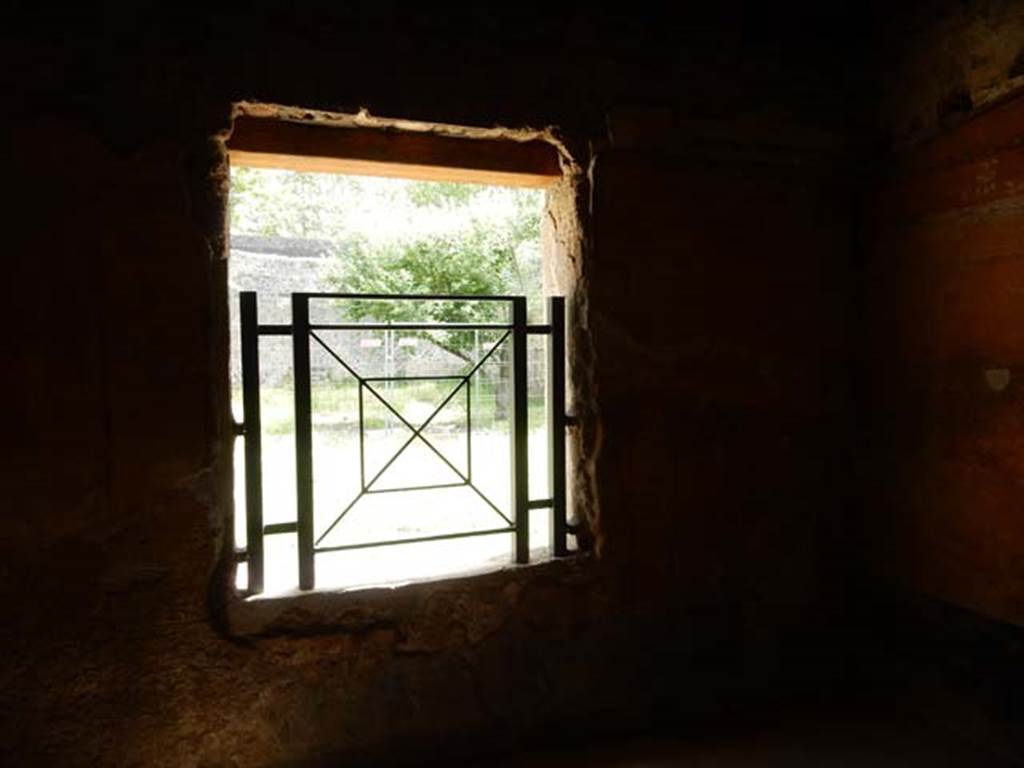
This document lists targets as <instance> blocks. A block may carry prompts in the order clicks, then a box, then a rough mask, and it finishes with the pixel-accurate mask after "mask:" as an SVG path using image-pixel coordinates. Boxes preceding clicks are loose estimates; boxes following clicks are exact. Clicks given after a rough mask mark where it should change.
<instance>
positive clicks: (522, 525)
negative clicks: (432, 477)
mask: <svg viewBox="0 0 1024 768" xmlns="http://www.w3.org/2000/svg"><path fill="white" fill-rule="evenodd" d="M315 299H329V300H373V301H385V302H390V301H395V302H405V301H428V300H429V301H445V302H458V301H465V302H502V303H506V304H507V305H508V307H509V309H510V313H509V314H510V321H509V322H507V323H436V322H434V323H406V322H401V323H333V324H325V323H313V322H311V321H310V312H309V308H310V301H311V300H315ZM239 303H240V319H241V358H242V398H243V419H244V421H243V423H242V424H241V425H239V430H238V431H239V433H240V434H244V436H245V508H246V547H245V548H244V549H237V550H236V557H237V559H238V560H239V561H240V562H246V563H247V564H248V579H249V584H248V590H247V591H248V592H249V593H250V594H257V593H259V592H262V591H263V582H264V578H263V577H264V548H263V537H264V536H266V535H270V534H278V533H297V534H298V558H299V587H300V589H304V590H309V589H314V588H315V587H316V555H317V554H320V553H325V552H338V551H344V550H355V549H365V548H368V547H384V546H391V545H398V544H412V543H419V542H427V541H441V540H446V539H456V538H464V537H470V536H489V535H493V534H499V533H511V534H514V538H513V541H514V546H513V554H512V557H513V559H514V561H515V562H516V563H527V562H529V559H530V538H529V536H530V510H532V509H544V508H550V509H551V521H552V522H551V542H552V545H551V546H552V553H553V554H554V555H555V556H564V555H566V554H568V551H569V550H568V538H567V537H568V534H569V526H568V525H567V522H566V498H565V497H566V492H565V488H566V486H565V429H566V416H565V300H564V299H563V298H562V297H551V298H549V299H548V302H547V315H548V316H547V322H546V323H545V324H543V325H530V324H528V323H527V319H526V298H525V297H522V296H447V295H406V294H403V295H387V294H346V293H293V294H292V295H291V312H292V322H291V324H290V325H280V324H276V325H271V324H260V323H259V319H258V306H257V296H256V293H255V292H252V291H243V292H241V293H240V296H239ZM381 329H386V330H403V331H421V332H429V331H452V330H459V331H469V330H473V331H479V330H486V331H493V332H497V333H499V334H500V336H499V338H498V340H497V342H495V343H494V344H492V345H490V348H489V349H488V351H487V352H486V353H485V354H484V355H482V356H480V357H479V358H478V359H477V360H476V361H475V362H474V363H473V365H472V366H471V368H470V370H469V371H468V372H466V373H464V374H458V375H433V376H363V375H361V374H359V373H358V372H357V371H356V369H355V368H354V367H353V366H352V365H351V364H350V363H349V362H347V361H346V360H345V359H343V357H342V356H341V355H339V354H338V353H337V352H336V351H335V350H334V349H332V348H331V347H330V346H329V345H328V344H327V343H326V342H325V340H324V339H323V338H322V336H321V335H320V334H318V332H323V331H362V330H381ZM529 335H542V336H547V337H548V344H547V348H548V354H547V382H548V389H547V393H546V396H547V399H548V407H547V412H548V441H549V446H548V457H549V466H548V477H549V486H550V492H551V496H550V497H548V498H542V499H530V498H529V462H528V455H527V452H528V445H527V438H528V424H527V337H528V336H529ZM261 336H289V337H291V340H292V373H293V380H294V399H295V459H296V519H295V521H294V522H288V523H275V524H270V525H264V522H263V467H262V444H261V431H262V427H261V418H260V383H259V381H260V360H259V340H260V337H261ZM506 343H508V344H509V345H510V347H511V354H510V355H509V356H508V365H509V367H510V373H511V380H512V387H511V389H510V393H509V396H510V403H509V405H510V408H509V413H510V415H511V430H510V433H511V441H512V445H511V452H510V456H511V467H510V470H511V505H510V506H511V509H510V510H508V513H506V512H505V511H503V510H502V509H500V507H499V506H498V505H497V504H495V503H494V502H493V501H492V500H491V499H490V498H488V496H487V495H486V494H485V493H484V492H483V491H482V490H481V489H480V488H478V487H477V486H476V485H475V484H474V483H473V467H472V435H473V422H472V407H471V401H472V396H471V393H472V386H473V377H474V375H476V374H477V373H478V372H479V371H480V370H481V369H482V367H483V366H484V364H485V363H487V362H488V361H489V360H491V359H492V356H494V355H495V353H496V352H497V351H498V349H499V348H500V347H501V346H502V345H503V344H506ZM313 345H316V346H318V347H320V348H322V349H323V350H324V351H325V352H326V353H327V354H328V356H329V357H330V358H331V359H332V360H334V361H335V362H336V363H338V365H340V366H341V367H342V368H343V369H344V370H345V371H346V372H347V373H348V374H350V375H351V376H352V377H353V378H354V379H355V380H356V382H357V384H358V425H359V467H358V468H353V472H358V475H359V487H358V491H357V493H356V495H355V497H354V498H353V499H352V500H351V501H350V502H349V503H348V504H347V505H346V506H344V507H342V508H341V511H340V512H339V513H338V514H337V515H336V516H335V518H334V519H333V521H332V522H331V523H330V525H328V526H327V527H326V528H325V529H324V530H323V532H322V533H320V534H319V535H316V534H315V530H314V496H313V462H314V458H315V457H314V454H313V424H312V408H311V376H310V349H311V348H312V347H313ZM394 381H449V382H452V383H453V385H454V386H453V388H452V390H451V391H450V392H449V394H448V395H447V397H446V398H445V399H444V400H443V401H442V402H441V404H440V405H438V406H437V407H436V408H434V410H433V412H432V413H431V414H430V416H429V417H428V418H427V419H426V420H425V421H424V422H423V423H422V424H420V425H419V426H418V427H417V426H415V425H414V424H412V423H411V422H410V421H409V420H407V419H406V418H405V417H404V416H403V415H402V414H401V413H400V412H399V410H398V409H397V408H395V407H394V406H393V405H392V404H391V403H390V402H389V401H388V399H387V397H385V396H384V395H382V394H381V392H380V391H379V389H378V385H380V384H385V383H388V382H394ZM460 393H464V394H465V397H466V452H467V462H466V471H465V472H462V471H461V470H460V469H459V468H458V467H456V466H455V465H454V464H453V463H452V462H451V461H449V459H448V458H447V457H446V456H445V455H444V454H443V453H442V452H441V451H440V450H438V449H437V447H436V446H434V445H433V444H432V443H431V442H430V440H428V439H427V437H426V436H425V435H424V430H426V428H427V427H428V426H429V425H430V424H431V422H432V421H433V420H434V419H435V418H436V417H437V415H438V414H439V413H440V412H441V411H442V410H443V409H444V408H445V406H446V405H448V403H450V402H451V401H452V400H453V399H454V398H456V397H457V396H459V394H460ZM367 398H372V399H373V400H374V401H376V402H378V403H380V404H381V405H383V406H384V408H386V409H387V410H388V411H389V412H390V414H391V415H392V416H393V417H395V418H396V419H397V420H398V421H399V422H401V423H402V424H403V425H404V426H405V427H406V428H407V429H408V430H409V431H410V433H411V434H410V436H409V437H408V438H407V439H406V441H405V442H404V443H403V444H402V446H401V447H400V448H399V449H398V450H397V451H396V452H394V454H393V455H392V456H391V458H390V459H389V460H388V461H387V462H386V463H385V464H384V466H383V467H382V468H381V469H379V470H378V471H377V472H376V473H375V474H374V475H373V476H372V477H371V478H370V479H369V480H367V472H366V457H365V444H364V442H365V433H366V420H365V407H364V402H365V400H366V399H367ZM417 441H419V442H421V443H422V444H423V445H425V446H426V447H427V448H428V449H429V450H431V451H432V452H433V453H434V454H435V455H436V456H437V457H439V458H440V459H441V460H442V461H443V462H444V463H445V464H446V465H447V466H448V467H449V468H450V469H451V470H453V471H454V472H455V473H456V476H457V477H458V478H459V480H458V482H453V483H444V484H435V485H430V484H428V485H418V486H407V487H399V488H391V487H389V488H374V487H373V486H374V484H375V482H376V481H377V480H378V479H379V478H380V477H381V476H382V475H383V474H384V473H385V472H386V471H387V469H388V468H389V467H390V466H392V464H393V463H394V462H395V461H396V460H397V459H398V458H399V457H400V456H401V455H402V454H403V452H404V451H405V450H406V449H407V448H408V447H409V446H410V445H412V444H414V443H416V442H417ZM452 487H467V488H469V489H471V490H472V491H474V492H475V493H476V494H477V496H479V497H480V498H481V499H482V500H483V501H484V502H486V505H487V506H488V507H489V508H490V509H491V510H492V511H493V512H494V513H496V515H497V516H499V517H500V518H501V520H502V525H501V526H500V527H495V528H488V529H486V530H472V531H450V532H444V533H437V534H434V535H429V536H418V537H413V538H398V539H385V540H379V541H371V542H358V543H349V544H340V545H329V546H328V545H325V544H324V540H325V539H326V538H327V536H328V535H329V534H330V533H331V532H332V531H334V530H335V528H336V526H337V525H338V523H340V522H341V520H342V519H343V518H344V517H345V516H346V515H347V514H348V513H349V511H350V510H352V508H353V507H355V505H356V504H357V502H358V501H359V500H360V499H362V498H364V497H365V496H367V495H368V494H375V493H392V492H399V491H429V490H435V489H438V488H452Z"/></svg>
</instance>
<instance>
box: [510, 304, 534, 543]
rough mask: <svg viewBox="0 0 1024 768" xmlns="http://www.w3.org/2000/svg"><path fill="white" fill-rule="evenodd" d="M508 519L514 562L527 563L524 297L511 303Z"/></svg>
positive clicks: (527, 435) (528, 525)
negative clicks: (512, 528) (510, 514)
mask: <svg viewBox="0 0 1024 768" xmlns="http://www.w3.org/2000/svg"><path fill="white" fill-rule="evenodd" d="M511 362H512V403H511V408H510V409H509V412H510V413H511V414H512V429H511V432H512V511H513V514H514V517H513V518H512V519H513V521H514V522H515V525H516V538H515V561H516V562H517V563H528V562H530V507H529V501H530V482H529V474H528V472H529V456H528V445H527V440H528V437H529V431H528V429H529V426H528V424H527V423H526V420H527V407H526V406H527V399H526V398H527V393H526V297H525V296H516V297H515V298H513V299H512V360H511Z"/></svg>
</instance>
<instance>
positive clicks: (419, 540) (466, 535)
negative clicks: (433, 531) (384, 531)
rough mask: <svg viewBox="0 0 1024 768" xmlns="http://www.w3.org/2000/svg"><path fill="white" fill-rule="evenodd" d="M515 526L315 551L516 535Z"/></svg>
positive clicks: (372, 542) (340, 550) (318, 548)
mask: <svg viewBox="0 0 1024 768" xmlns="http://www.w3.org/2000/svg"><path fill="white" fill-rule="evenodd" d="M515 532H516V528H515V526H511V527H509V528H492V529H490V530H486V531H460V532H458V533H439V534H437V535H435V536H417V537H416V538H413V539H390V540H387V541H365V542H361V543H359V544H339V545H338V546H334V547H317V548H316V549H315V550H314V551H315V552H316V553H317V554H318V555H319V554H323V553H324V552H342V551H344V550H347V549H369V548H370V547H388V546H391V545H394V544H421V543H423V542H425V541H445V540H447V539H466V538H469V537H470V536H494V535H496V534H499V533H515Z"/></svg>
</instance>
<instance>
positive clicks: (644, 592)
mask: <svg viewBox="0 0 1024 768" xmlns="http://www.w3.org/2000/svg"><path fill="white" fill-rule="evenodd" d="M330 8H331V9H328V7H326V6H320V7H315V8H313V9H310V10H303V11H299V12H297V13H293V12H290V11H289V12H280V13H274V12H263V11H259V10H248V11H247V12H246V14H245V15H244V16H232V15H227V14H218V13H210V14H206V15H199V14H196V15H188V14H185V13H184V12H181V13H178V14H177V15H175V14H173V13H168V12H164V11H156V10H153V9H146V8H145V7H141V8H140V7H134V8H133V10H127V11H124V12H118V13H116V14H115V13H113V12H111V13H108V14H106V15H104V14H99V15H95V16H89V17H85V18H81V19H75V18H72V17H65V18H62V19H61V20H60V22H61V23H60V24H54V23H53V19H46V18H32V16H31V14H30V13H29V12H28V11H27V10H25V9H24V8H23V9H22V13H21V15H20V16H19V17H18V18H12V19H10V22H11V23H9V24H7V25H6V33H5V34H6V35H8V37H9V38H10V39H9V40H8V41H7V43H8V44H5V46H4V53H3V57H4V62H5V66H3V67H0V72H2V75H0V77H2V78H3V82H4V85H5V93H6V96H5V101H4V108H5V111H6V112H7V114H6V117H5V130H6V131H7V136H8V137H9V140H8V141H7V142H5V144H6V149H7V154H8V157H7V162H6V163H5V167H6V168H7V169H8V170H9V171H13V175H12V176H11V177H10V180H9V184H10V188H11V189H16V190H17V195H16V197H15V200H14V213H13V215H12V217H11V220H12V221H14V222H17V226H16V227H13V228H12V238H13V240H12V242H11V243H10V244H9V247H8V249H7V258H8V260H9V263H10V264H12V265H13V275H14V279H13V280H12V281H11V283H10V285H11V286H12V287H13V290H8V291H7V293H6V302H5V304H6V309H7V310H8V313H9V318H10V319H9V323H8V333H6V334H5V336H4V342H3V344H4V352H5V355H6V359H7V360H8V361H9V367H8V370H9V377H8V386H12V385H13V386H12V393H11V395H10V401H11V402H12V403H16V404H17V408H15V409H14V413H13V415H12V417H11V420H10V421H9V427H8V437H9V441H10V444H11V446H17V448H16V449H14V448H13V447H12V448H9V460H8V461H7V462H6V465H5V474H6V478H7V479H6V482H5V487H6V488H7V489H8V491H7V499H6V502H5V503H6V505H7V509H9V510H11V513H10V514H8V515H7V516H5V519H6V521H7V525H6V526H5V528H4V531H3V534H2V536H0V562H2V563H3V579H2V580H0V585H2V589H3V596H4V598H5V600H6V605H7V617H6V619H5V621H4V622H3V623H2V629H0V657H2V658H3V662H2V664H0V675H2V677H0V682H2V686H0V691H2V693H0V712H2V714H3V717H2V718H0V722H2V726H0V733H2V740H0V743H2V745H3V746H2V747H0V749H3V750H4V751H5V752H6V753H7V754H5V755H4V759H5V761H7V762H10V763H12V764H33V763H35V764H40V763H42V764H62V765H71V764H101V763H111V764H136V763H137V764H174V765H181V764H206V765H223V764H232V763H236V762H237V763H239V764H243V763H244V764H251V765H275V764H289V763H297V762H307V763H308V762H317V761H321V760H328V759H331V758H339V757H345V758H349V759H353V760H354V759H358V758H366V759H374V760H381V759H384V758H393V757H398V756H403V755H404V756H407V757H408V756H410V755H411V756H412V757H413V758H414V759H420V760H422V759H423V756H424V755H430V756H436V755H441V754H445V753H451V752H454V751H457V750H459V749H460V748H469V747H474V748H483V747H486V748H489V749H504V748H510V747H513V746H514V745H515V744H517V743H520V742H521V740H522V739H524V738H526V737H527V736H528V735H536V734H537V733H538V732H539V731H542V730H543V729H544V727H545V726H548V725H551V724H554V723H563V724H564V723H566V722H572V723H578V724H579V726H578V727H579V728H585V727H586V725H585V724H586V723H588V722H590V723H592V724H593V727H595V728H604V727H608V726H609V724H612V723H614V724H617V726H619V727H622V726H623V725H635V726H640V725H642V724H643V723H645V722H648V721H649V720H650V719H652V718H656V717H658V716H667V715H668V714H672V713H679V712H694V711H710V710H713V709H715V708H716V707H720V706H723V705H726V704H729V705H735V704H736V702H737V701H739V700H740V699H742V698H743V697H749V696H750V695H753V694H756V695H759V696H762V697H781V696H786V695H788V694H790V693H792V692H794V691H796V690H797V689H800V688H801V687H802V686H804V685H805V684H813V683H814V682H815V681H818V680H820V679H823V678H822V677H821V676H822V675H823V674H824V672H823V669H824V668H826V667H828V666H829V665H830V664H831V661H829V660H828V659H826V658H824V657H825V656H826V655H827V654H825V653H824V651H821V650H820V649H821V648H822V646H821V645H820V644H812V643H811V642H810V641H811V639H812V638H815V637H817V635H819V634H820V632H819V629H820V628H821V627H822V626H823V622H824V621H827V619H828V618H829V616H830V615H831V610H832V606H833V605H834V604H833V603H832V598H833V597H834V594H835V590H834V587H835V584H836V581H835V579H834V573H833V570H832V564H833V563H835V562H836V557H835V556H834V555H835V553H836V551H837V550H838V549H839V548H840V545H841V544H842V542H841V541H839V540H838V539H837V537H838V534H837V531H838V530H840V519H839V518H840V513H841V510H842V508H843V504H844V501H843V498H844V496H845V494H846V490H845V487H844V484H845V483H846V482H847V477H846V475H845V473H844V472H843V471H842V466H843V464H844V446H846V445H847V444H848V443H849V441H848V439H847V438H848V431H849V427H850V423H849V408H848V406H849V402H848V400H849V398H848V392H847V384H846V382H847V381H848V379H849V376H848V373H849V371H848V368H849V364H850V362H849V344H848V341H847V340H848V337H849V335H850V333H851V328H850V322H851V321H850V318H851V315H850V296H849V285H850V283H849V281H848V280H847V270H848V269H849V255H850V251H849V248H850V231H851V226H850V214H849V201H850V197H851V195H850V190H849V188H848V182H847V179H848V171H849V160H848V157H847V154H846V146H847V140H846V133H845V132H846V130H847V129H848V127H849V124H850V121H851V118H850V115H849V109H850V103H851V102H855V101H856V99H857V98H859V94H855V93H853V92H850V91H848V90H846V88H847V86H848V85H849V83H844V82H843V76H842V75H841V74H837V73H843V72H846V71H847V70H845V69H844V68H843V66H842V65H843V63H844V62H846V63H848V62H849V60H850V59H849V57H850V56H852V55H853V54H852V53H851V46H854V45H855V44H856V42H857V40H858V39H859V38H858V31H859V30H858V28H857V27H855V26H851V24H852V17H850V16H849V15H847V16H845V17H841V18H838V19H836V18H832V16H831V13H832V12H831V11H830V12H828V13H825V12H820V13H819V15H814V14H813V13H811V14H808V12H807V11H806V9H796V8H794V9H793V10H792V11H791V12H790V11H786V10H778V9H777V10H776V12H774V13H772V14H768V13H766V12H764V11H758V10H752V9H751V8H748V7H746V6H744V5H743V4H735V5H733V6H727V7H725V9H724V10H718V9H716V10H714V11H703V12H698V13H696V14H694V15H690V16H688V17H683V18H682V20H677V21H673V20H672V19H675V18H676V17H674V16H673V17H669V16H667V15H666V16H664V17H644V16H643V15H641V14H611V13H599V12H594V11H592V10H591V9H589V8H588V9H586V10H580V11H566V12H554V11H551V10H550V9H547V10H546V11H545V12H543V13H534V12H533V11H532V10H530V9H527V8H523V7H518V6H517V7H516V9H503V10H501V11H491V10H487V11H483V10H477V11H471V12H468V15H464V16H459V17H457V18H453V17H441V16H439V15H437V14H430V15H420V14H416V15H409V14H406V13H403V12H401V11H399V10H398V9H396V8H391V7H389V6H378V5H374V6H372V7H371V6H367V7H362V6H359V5H355V6H350V7H347V8H349V9H346V10H336V9H334V8H333V6H331V7H330ZM382 8H383V10H381V9H382ZM812 32H813V33H812ZM809 62H814V63H815V66H809ZM241 99H249V100H255V101H265V102H269V103H280V104H287V105H297V106H303V107H309V108H323V109H335V110H341V111H345V110H350V111H351V110H354V109H356V108H358V107H364V106H365V107H367V108H369V109H370V110H371V112H372V113H374V114H379V115H382V116H387V117H396V118H410V119H419V120H435V121H443V122H447V123H464V124H473V125H489V124H492V123H495V122H502V123H505V124H508V125H512V126H524V125H549V124H550V125H555V126H557V127H558V129H559V130H560V131H561V133H562V134H563V135H564V137H565V138H566V141H567V143H568V145H569V146H570V147H572V148H573V149H574V151H575V152H576V153H577V158H576V159H577V161H578V162H579V163H580V164H581V166H582V167H583V168H584V169H586V176H587V180H586V184H585V186H584V188H583V189H584V193H585V194H583V195H582V196H581V217H582V220H583V222H584V224H585V226H586V242H585V248H584V253H583V266H582V275H583V279H582V282H581V284H580V286H581V290H582V291H584V294H583V295H584V297H585V299H586V304H585V310H586V311H585V312H583V313H582V314H581V316H580V319H581V321H582V322H584V323H586V324H587V328H588V329H589V332H590V339H591V343H592V345H593V358H592V359H593V371H592V372H593V384H594V390H593V391H594V393H595V396H596V403H597V408H598V413H597V414H596V417H595V420H594V422H593V423H592V424H590V425H589V426H590V427H591V428H592V429H593V430H595V433H596V434H598V435H599V436H600V440H599V441H598V444H597V446H598V447H599V449H600V452H599V453H596V454H595V461H596V476H595V479H596V488H597V492H598V498H599V502H600V519H599V521H598V524H599V526H600V532H601V535H602V537H603V544H604V546H603V547H602V553H601V557H599V558H598V557H595V556H584V557H581V558H580V559H579V560H578V561H577V562H575V563H572V564H570V565H569V566H567V567H565V568H562V569H549V570H545V568H544V567H543V566H541V567H540V568H538V569H533V570H531V571H529V573H528V574H526V575H524V574H523V573H520V574H518V575H511V576H510V575H508V574H498V575H496V576H491V577H486V578H482V579H479V580H473V581H462V582H452V583H442V584H437V585H428V586H425V587H420V588H413V589H410V590H405V591H403V592H402V594H400V595H396V596H395V598H394V600H382V599H381V598H380V596H379V595H378V596H376V597H375V598H373V599H367V600H363V599H362V598H340V599H341V600H342V601H343V602H342V603H341V605H342V609H341V610H340V611H336V612H335V613H334V614H333V615H334V616H335V617H336V618H335V619H332V620H331V621H329V622H327V623H326V624H325V623H324V622H323V621H322V620H319V621H318V619H317V615H316V611H312V612H311V613H310V614H309V615H308V616H305V617H304V618H305V619H307V620H308V622H309V623H308V631H305V632H295V631H293V632H286V633H278V634H276V635H274V636H271V637H251V636H246V637H238V636H232V635H231V634H230V632H228V631H227V629H226V627H225V626H224V625H223V624H222V619H223V613H222V611H221V610H220V605H221V604H222V602H223V601H224V599H225V595H224V593H223V590H222V587H223V581H224V579H223V575H224V574H223V573H222V572H219V571H218V570H217V569H218V562H219V561H218V557H219V556H220V555H221V550H220V548H219V547H218V537H220V536H222V535H223V530H224V528H223V526H224V522H225V520H226V510H225V505H226V504H227V503H228V501H227V500H228V498H229V496H228V493H227V490H228V489H229V487H230V468H229V467H227V466H226V465H225V464H224V463H223V461H221V458H220V457H223V456H225V455H226V454H227V451H226V450H225V446H226V444H227V442H228V441H230V439H231V438H230V435H229V434H228V430H227V421H226V413H225V412H224V403H223V394H224V392H225V391H226V383H225V382H226V375H227V374H226V365H225V360H224V354H225V352H224V343H225V341H224V340H225V337H226V326H225V317H226V315H225V312H224V307H223V302H224V301H226V298H225V296H226V290H225V277H224V263H223V261H222V260H221V258H220V257H221V255H222V253H223V243H222V239H223V235H224V210H223V206H224V184H225V175H224V173H225V165H224V151H223V136H224V135H225V134H226V131H227V130H229V127H230V126H229V122H228V115H229V111H230V105H231V103H232V102H233V101H236V100H241ZM345 600H351V602H350V603H345V602H344V601H345ZM335 602H337V600H336V601H335ZM302 618H303V617H300V619H302ZM819 656H820V657H821V658H818V657H819ZM474 739H475V740H474Z"/></svg>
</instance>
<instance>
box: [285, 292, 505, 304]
mask: <svg viewBox="0 0 1024 768" xmlns="http://www.w3.org/2000/svg"><path fill="white" fill-rule="evenodd" d="M292 296H300V297H304V298H307V299H346V300H358V301H463V302H465V301H503V302H506V303H508V304H512V303H513V302H515V300H516V299H517V298H519V297H518V296H475V295H473V294H443V293H321V292H317V291H314V292H312V293H293V294H292Z"/></svg>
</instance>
